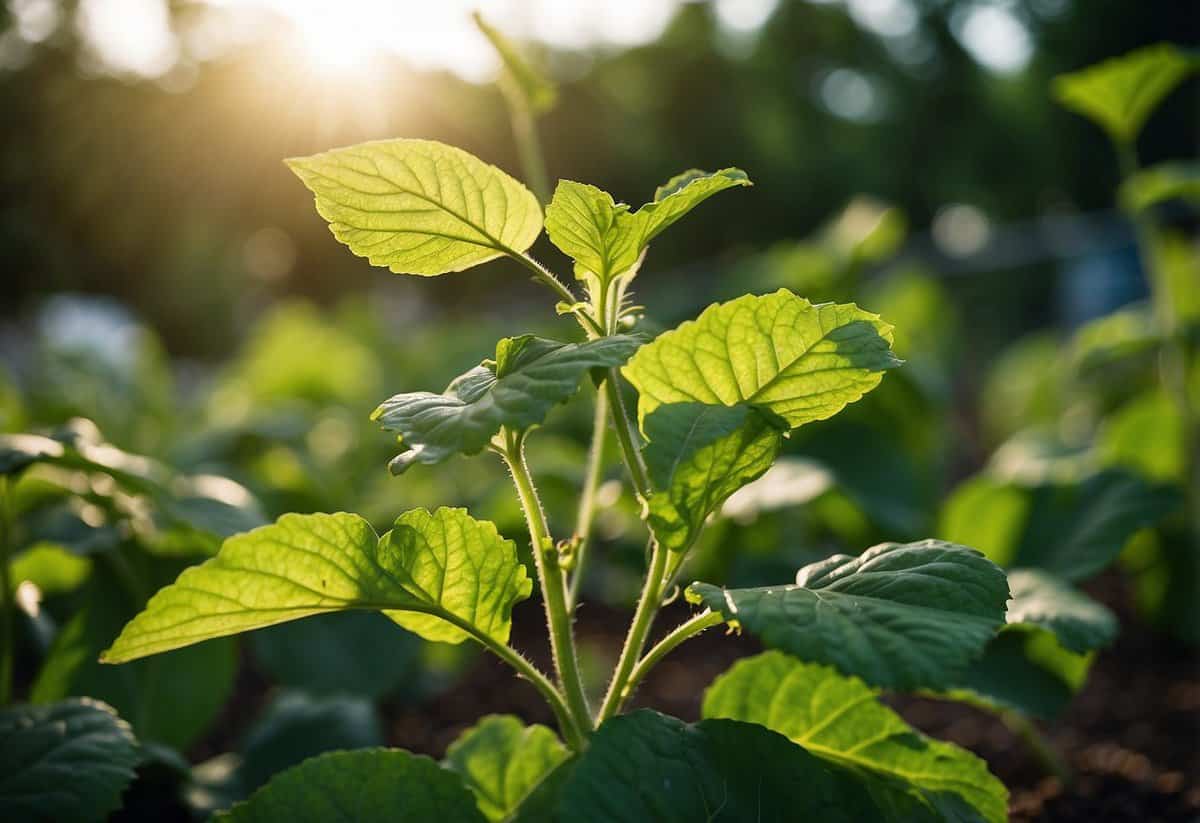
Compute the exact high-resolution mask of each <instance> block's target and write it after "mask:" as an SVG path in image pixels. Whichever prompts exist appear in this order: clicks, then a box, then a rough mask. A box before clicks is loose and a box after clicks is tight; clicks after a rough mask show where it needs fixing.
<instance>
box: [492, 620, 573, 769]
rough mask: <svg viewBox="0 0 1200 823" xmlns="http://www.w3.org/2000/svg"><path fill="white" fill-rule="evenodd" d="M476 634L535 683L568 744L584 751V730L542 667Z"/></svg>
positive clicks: (511, 649) (501, 657)
mask: <svg viewBox="0 0 1200 823" xmlns="http://www.w3.org/2000/svg"><path fill="white" fill-rule="evenodd" d="M474 636H475V639H476V640H478V641H479V642H480V643H482V644H483V646H484V647H485V648H487V649H488V651H490V652H492V653H493V654H495V655H496V656H497V657H499V658H500V659H501V660H503V661H504V662H505V663H507V664H508V665H510V666H512V667H513V668H514V669H516V670H517V674H519V675H520V676H521V677H524V678H525V679H526V680H528V681H529V682H530V683H532V684H533V687H534V688H535V689H537V690H538V693H539V694H541V695H542V698H543V699H545V701H546V702H547V703H548V704H550V710H551V711H553V712H554V719H555V720H556V721H557V722H558V728H559V731H561V732H562V734H563V737H564V738H565V739H566V741H567V745H569V746H570V747H571V748H572V749H574V750H575V751H582V750H583V745H584V731H583V729H582V728H580V726H579V724H578V723H577V722H576V721H575V718H574V717H573V716H572V715H571V710H570V708H568V707H567V704H566V702H565V701H564V700H563V696H562V693H561V692H559V690H558V689H556V688H555V687H554V684H553V683H551V682H550V678H548V677H546V675H544V674H542V671H541V669H539V668H537V667H536V666H534V665H533V664H532V663H530V662H529V661H528V660H527V659H525V657H524V655H522V654H521V653H520V652H518V651H516V650H515V649H513V648H511V647H510V646H506V645H504V644H503V643H497V642H496V641H495V640H492V639H491V638H490V637H488V636H487V635H484V634H475V635H474Z"/></svg>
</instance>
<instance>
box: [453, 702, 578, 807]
mask: <svg viewBox="0 0 1200 823" xmlns="http://www.w3.org/2000/svg"><path fill="white" fill-rule="evenodd" d="M568 757H569V754H568V752H567V748H566V746H564V745H563V744H562V743H561V742H560V741H559V739H558V736H557V735H555V734H554V732H552V731H551V730H550V729H548V728H546V727H545V726H538V725H534V726H525V725H524V724H523V723H522V722H521V721H520V720H519V719H518V718H516V717H513V716H511V715H491V716H489V717H485V718H484V719H483V720H481V721H480V722H479V723H478V724H477V725H475V726H473V727H472V728H470V729H467V730H466V731H465V732H463V734H462V736H461V737H459V738H458V739H457V740H455V741H454V742H453V743H451V744H450V747H449V748H448V749H446V759H445V761H444V763H443V765H444V766H445V767H446V768H448V769H451V770H453V771H456V772H458V773H459V774H460V775H462V778H463V781H464V782H465V783H466V785H467V788H469V789H470V790H471V791H472V792H474V794H475V800H476V802H477V803H478V804H479V811H481V812H483V815H484V816H485V817H486V818H487V819H488V820H493V821H495V820H504V819H506V818H508V817H509V815H511V814H513V813H514V812H515V811H516V809H517V807H518V806H520V805H521V803H522V802H523V801H524V800H525V798H526V797H528V796H529V795H530V793H532V792H533V790H534V789H536V788H537V787H538V785H539V784H540V783H541V782H542V781H543V780H544V779H545V778H546V776H547V775H549V774H550V773H551V772H552V771H554V769H555V768H556V767H557V766H558V765H559V764H560V763H562V762H563V761H565V760H566V759H567V758H568Z"/></svg>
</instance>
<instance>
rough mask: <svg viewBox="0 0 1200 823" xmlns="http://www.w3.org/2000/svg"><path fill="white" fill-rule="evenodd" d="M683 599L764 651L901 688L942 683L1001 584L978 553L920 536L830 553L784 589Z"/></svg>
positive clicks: (978, 634)
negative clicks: (755, 640)
mask: <svg viewBox="0 0 1200 823" xmlns="http://www.w3.org/2000/svg"><path fill="white" fill-rule="evenodd" d="M687 598H688V600H689V601H691V602H693V603H703V604H704V605H705V606H708V607H709V608H710V609H712V610H713V611H719V612H721V614H723V615H724V616H725V619H726V620H727V621H728V622H729V623H730V624H736V625H738V626H740V627H742V628H744V629H745V630H746V631H748V632H751V633H752V634H755V635H757V636H758V637H759V638H761V639H762V641H763V643H764V645H766V646H768V647H770V648H776V649H780V650H781V651H785V652H787V653H789V654H792V655H795V656H796V657H798V658H800V659H801V660H806V661H813V662H819V663H827V664H829V665H832V666H833V667H834V668H836V669H837V670H838V671H840V672H842V673H843V674H849V675H857V676H859V677H861V678H863V679H864V680H866V681H867V682H868V683H870V684H872V685H875V686H882V687H885V688H901V689H903V688H917V687H921V686H942V685H946V684H948V683H950V682H952V680H953V678H954V676H955V675H957V674H958V673H959V672H961V671H962V669H963V668H964V667H965V666H966V664H967V662H968V661H969V660H970V659H971V658H973V657H976V656H978V655H979V654H980V653H981V652H982V651H983V648H984V646H985V645H986V644H987V642H988V640H989V639H990V638H991V637H992V636H993V635H994V634H995V632H996V629H998V628H999V627H1000V625H1001V624H1002V623H1003V622H1004V604H1005V601H1007V600H1008V584H1007V583H1006V582H1005V578H1004V572H1002V571H1001V570H1000V569H999V568H998V567H997V566H996V565H995V564H993V563H992V562H991V561H989V560H988V559H987V558H985V557H984V556H983V555H982V554H980V553H979V552H977V551H975V550H973V549H968V548H966V547H964V546H958V545H955V544H953V543H944V542H942V541H938V540H925V541H922V542H920V543H908V544H904V545H901V544H899V543H884V544H882V545H879V546H875V547H873V548H870V549H867V550H866V551H865V552H863V553H862V554H861V555H859V556H858V557H849V556H847V555H844V554H839V555H834V556H833V557H830V558H828V559H827V560H823V561H821V562H819V563H813V564H811V565H809V566H805V567H804V568H802V569H800V571H799V572H797V574H796V585H794V586H772V587H767V588H758V589H722V588H719V587H717V586H711V585H709V584H707V583H693V584H692V585H691V586H690V587H689V588H688V590H687Z"/></svg>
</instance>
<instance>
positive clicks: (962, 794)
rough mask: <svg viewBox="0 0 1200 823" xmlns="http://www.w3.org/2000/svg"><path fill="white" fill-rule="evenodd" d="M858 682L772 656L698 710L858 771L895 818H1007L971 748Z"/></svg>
mask: <svg viewBox="0 0 1200 823" xmlns="http://www.w3.org/2000/svg"><path fill="white" fill-rule="evenodd" d="M876 697H877V692H876V691H875V690H873V689H871V688H869V687H868V686H867V685H866V684H864V683H863V682H862V681H861V680H859V679H858V678H847V677H842V676H841V675H839V674H837V673H835V672H834V671H833V670H831V669H829V668H826V667H825V666H818V665H815V664H811V663H801V662H800V661H799V660H796V659H795V658H792V657H788V656H787V655H785V654H781V653H779V652H764V653H763V654H760V655H757V656H755V657H751V658H748V659H745V660H740V661H738V662H737V663H735V664H734V665H733V667H732V668H730V669H729V671H727V672H726V673H725V674H723V675H721V676H720V677H718V678H717V679H716V680H715V681H714V682H713V684H712V686H710V687H709V688H708V691H707V692H705V695H704V706H703V710H702V713H703V716H704V717H723V718H728V719H730V720H742V721H745V722H747V723H757V724H759V725H760V726H766V727H767V728H768V729H771V730H773V731H777V732H779V733H780V734H782V735H784V736H785V737H787V738H788V739H789V740H791V741H792V742H794V743H797V744H799V745H800V746H802V747H803V748H804V749H805V750H806V751H808V752H809V753H810V754H815V755H816V756H818V757H821V758H824V759H826V760H828V761H830V762H831V763H835V764H837V765H839V766H842V767H845V768H847V769H849V770H851V771H855V772H859V773H861V774H862V775H863V778H864V779H863V783H864V784H865V785H866V788H867V790H868V791H869V792H870V793H871V796H872V797H873V798H874V799H875V802H876V803H877V804H878V805H879V807H880V808H881V809H883V810H885V811H887V812H891V814H889V815H888V816H887V817H885V818H881V819H886V820H895V821H905V822H906V823H907V822H908V821H917V820H924V819H927V820H950V821H969V820H979V821H984V820H986V821H989V822H990V823H1000V821H1004V820H1005V819H1006V812H1007V806H1008V791H1007V790H1006V789H1005V788H1004V785H1003V784H1002V783H1001V782H1000V781H999V780H997V779H996V778H995V777H993V776H992V774H991V773H990V772H988V769H987V764H986V763H984V762H983V761H982V760H980V759H979V758H978V757H976V756H975V755H973V754H971V753H970V752H968V751H965V750H963V749H960V748H959V747H957V746H954V745H951V744H949V743H943V742H941V741H937V740H931V739H930V738H928V737H925V736H924V735H922V734H920V733H919V732H917V731H916V730H914V729H913V728H912V727H910V726H909V725H908V724H907V723H905V722H904V720H903V719H902V718H901V717H900V716H899V715H897V714H896V713H895V712H893V711H892V710H891V709H889V708H887V707H886V706H884V705H883V704H881V703H880V702H879V701H878V700H877V699H876Z"/></svg>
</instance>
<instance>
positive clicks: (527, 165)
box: [508, 100, 550, 204]
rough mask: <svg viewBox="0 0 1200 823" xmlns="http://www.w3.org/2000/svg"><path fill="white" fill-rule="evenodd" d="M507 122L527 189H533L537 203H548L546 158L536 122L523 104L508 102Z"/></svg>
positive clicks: (548, 184)
mask: <svg viewBox="0 0 1200 823" xmlns="http://www.w3.org/2000/svg"><path fill="white" fill-rule="evenodd" d="M508 111H509V120H511V121H512V130H513V140H515V141H516V143H517V152H518V153H519V154H520V155H521V168H522V169H523V170H524V172H525V179H526V180H527V181H529V188H531V189H533V193H534V195H535V196H536V197H537V199H538V202H540V203H542V204H546V203H549V202H550V177H549V175H547V174H546V158H545V157H544V156H543V155H542V141H541V138H539V137H538V130H537V121H536V120H535V119H534V116H533V112H532V111H530V110H529V106H528V105H525V104H524V103H523V102H517V101H515V100H509V103H508Z"/></svg>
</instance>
